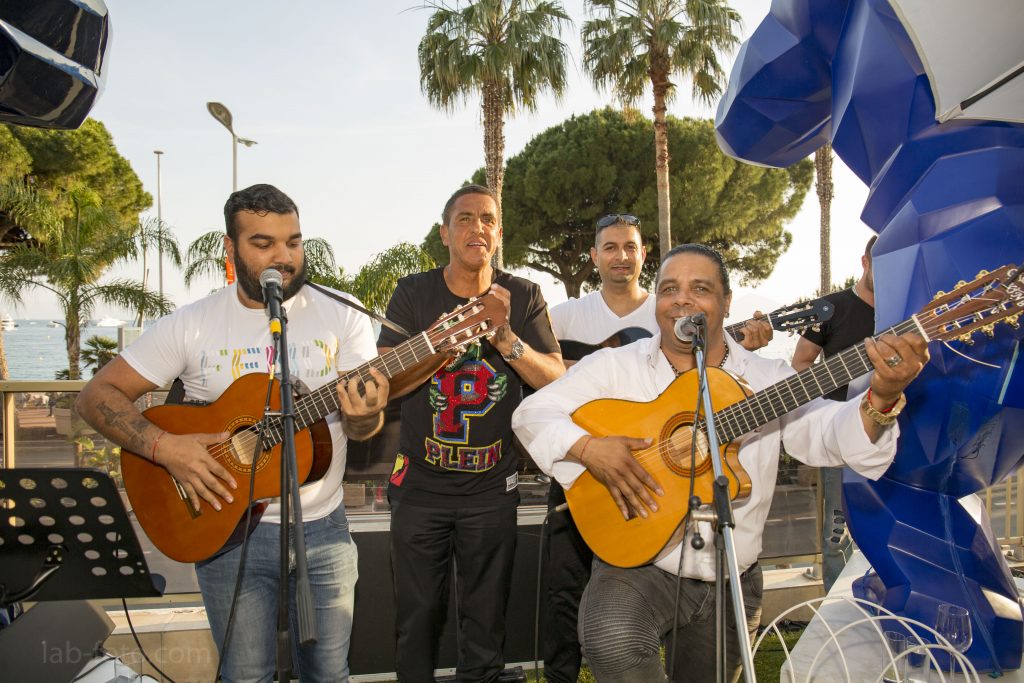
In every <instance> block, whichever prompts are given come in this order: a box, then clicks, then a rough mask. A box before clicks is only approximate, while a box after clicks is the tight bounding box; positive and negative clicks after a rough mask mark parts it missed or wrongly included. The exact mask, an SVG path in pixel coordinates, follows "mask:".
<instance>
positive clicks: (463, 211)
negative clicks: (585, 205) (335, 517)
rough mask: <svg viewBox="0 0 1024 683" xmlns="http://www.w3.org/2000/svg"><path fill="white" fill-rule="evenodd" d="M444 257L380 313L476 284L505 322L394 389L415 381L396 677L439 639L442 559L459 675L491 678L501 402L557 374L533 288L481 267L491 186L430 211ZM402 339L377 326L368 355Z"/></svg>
mask: <svg viewBox="0 0 1024 683" xmlns="http://www.w3.org/2000/svg"><path fill="white" fill-rule="evenodd" d="M442 219H443V221H442V226H441V241H442V242H443V243H444V244H445V246H447V247H448V253H449V256H450V262H449V264H448V265H447V266H445V267H443V268H436V269H434V270H430V271H427V272H425V273H419V274H416V275H410V276H408V277H405V278H402V279H401V280H399V282H398V287H397V288H396V289H395V292H394V294H393V295H392V297H391V301H390V302H389V303H388V309H387V317H388V318H389V319H391V320H393V321H395V322H397V323H398V324H400V325H402V326H404V327H405V328H407V329H408V330H410V331H412V332H419V331H421V330H425V329H427V328H428V327H430V325H431V324H432V323H433V322H434V321H435V320H436V319H437V318H438V317H440V315H441V314H443V313H445V312H447V311H450V310H452V309H454V308H456V307H458V306H460V305H462V304H464V303H466V301H467V300H468V299H469V298H470V297H475V296H480V295H483V294H485V293H487V292H488V291H491V292H494V294H495V295H496V296H497V297H498V298H499V299H501V300H503V301H504V302H505V304H506V306H507V307H508V310H509V324H508V325H505V326H503V327H501V328H499V329H498V331H497V333H496V334H495V335H494V336H493V337H492V338H491V339H490V340H487V341H483V342H481V343H475V344H472V345H471V346H469V347H468V348H467V349H466V350H465V351H464V352H463V353H462V354H461V355H459V356H458V357H457V358H452V359H449V362H447V363H446V364H445V365H444V366H443V367H441V369H440V370H436V372H435V369H436V365H434V366H433V367H430V368H424V369H423V371H422V372H418V373H417V372H416V371H411V373H412V374H414V375H415V377H413V378H412V379H411V380H410V381H407V382H406V383H405V385H406V386H405V387H403V386H401V383H400V384H399V385H398V386H396V393H397V394H401V393H402V392H403V390H407V388H408V387H409V386H412V387H415V388H414V389H412V393H411V394H409V396H408V397H407V398H406V399H405V402H404V403H403V404H402V427H401V439H400V447H399V452H398V457H397V459H396V461H395V467H394V470H393V472H392V474H391V482H390V486H389V488H388V496H389V498H390V501H391V562H392V569H393V571H394V582H395V601H396V622H397V623H396V635H397V640H398V642H397V653H396V658H395V667H396V671H397V673H398V676H399V679H400V680H402V681H410V682H413V683H421V682H423V683H426V682H432V681H433V680H434V678H433V673H434V668H435V665H436V660H437V649H438V642H439V640H440V636H441V630H442V628H443V626H444V619H445V615H446V614H447V609H448V585H449V581H450V569H451V563H452V560H453V559H454V562H455V578H456V586H457V590H456V604H457V613H458V615H459V624H458V628H459V638H458V642H459V661H458V666H457V670H456V673H457V676H458V677H459V680H472V681H496V680H497V679H498V676H499V675H500V674H501V671H502V669H503V668H504V660H503V656H502V650H503V648H504V643H505V608H506V605H507V602H508V596H509V592H510V589H511V582H512V560H513V557H514V555H515V546H516V506H517V504H518V503H519V492H518V489H517V486H518V478H517V464H518V458H517V455H516V452H515V450H514V448H513V445H512V427H511V419H512V412H513V411H514V410H515V409H516V407H518V405H519V402H520V401H521V400H522V387H523V385H524V384H527V385H529V386H531V387H533V388H535V389H539V388H540V387H542V386H544V385H546V384H548V383H549V382H551V381H552V380H554V379H556V378H557V377H558V376H560V375H561V374H562V373H563V372H564V367H563V365H562V357H561V353H560V352H559V349H558V342H557V341H556V340H555V337H554V334H553V333H552V332H551V323H550V322H549V320H548V315H547V305H546V304H545V302H544V297H543V296H542V295H541V292H540V289H539V288H538V287H537V286H536V285H535V284H533V283H532V282H530V281H528V280H524V279H523V278H519V277H515V276H513V275H510V274H508V273H506V272H503V271H499V270H496V269H494V268H493V267H492V266H491V257H492V256H493V255H494V251H495V249H496V248H497V246H498V244H499V242H500V240H501V226H500V223H499V218H498V207H497V202H496V200H495V197H494V194H493V193H492V192H491V191H490V190H489V189H487V188H485V187H482V186H479V185H469V186H466V187H463V188H461V189H460V190H458V191H457V192H456V193H455V194H453V195H452V197H451V198H450V199H449V200H448V203H447V204H446V205H445V208H444V212H443V214H442ZM400 341H402V338H401V336H400V335H397V334H395V333H394V332H392V331H390V330H388V329H387V328H385V329H384V330H382V331H381V334H380V337H379V339H378V340H377V345H378V348H379V350H380V352H381V353H383V352H384V351H386V350H387V349H389V348H391V347H393V346H395V345H396V344H398V343H399V342H400Z"/></svg>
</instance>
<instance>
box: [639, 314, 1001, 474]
mask: <svg viewBox="0 0 1024 683" xmlns="http://www.w3.org/2000/svg"><path fill="white" fill-rule="evenodd" d="M974 300H975V301H984V300H985V299H984V298H983V297H980V296H979V297H977V298H975V299H974ZM993 303H997V304H998V303H1000V300H998V299H995V300H993ZM973 317H974V314H971V315H966V316H960V317H959V318H956V319H955V321H954V322H950V323H942V322H935V321H936V320H938V318H939V315H938V314H937V313H935V312H934V311H926V312H924V313H921V314H918V315H917V316H913V317H911V318H910V319H908V320H905V321H903V322H902V323H899V324H897V325H894V326H893V327H890V328H889V329H887V330H885V331H883V332H882V333H880V334H879V335H878V336H876V337H872V338H873V339H875V340H878V339H879V338H880V337H881V336H882V335H883V334H889V333H893V334H899V333H901V332H909V331H914V330H916V329H917V325H918V324H919V325H920V326H921V329H922V330H924V332H925V334H926V335H927V336H928V341H932V340H933V339H934V338H935V335H936V334H937V333H939V332H941V331H943V329H945V328H947V327H948V326H949V325H957V326H959V325H960V324H963V323H966V324H969V323H970V322H972V321H973ZM915 318H916V322H917V324H915ZM844 356H848V357H847V358H844ZM853 361H859V362H860V365H861V367H860V370H859V371H858V369H857V366H853V369H852V370H851V365H852V362H853ZM819 365H820V366H822V368H820V369H819V368H818V366H819ZM872 367H873V366H872V365H871V363H870V359H869V358H868V356H867V349H866V347H865V345H864V343H863V342H861V343H859V344H857V345H856V346H853V347H850V348H849V349H847V350H846V351H843V352H842V353H839V354H836V355H835V356H831V357H829V358H828V359H825V360H824V361H823V362H822V363H818V364H816V365H812V366H811V367H810V368H808V369H807V370H804V371H802V372H799V373H797V374H795V375H791V376H789V377H787V378H786V379H784V380H782V381H780V382H776V383H775V384H772V385H770V386H768V387H765V388H764V389H762V390H761V391H759V392H756V393H754V394H753V395H751V396H748V397H746V398H744V399H741V400H740V401H737V402H736V403H733V404H731V405H729V406H726V407H725V408H723V409H721V410H718V411H715V419H716V422H719V421H721V422H723V423H724V424H725V425H726V426H727V427H729V428H731V429H730V430H727V434H728V435H729V438H726V439H723V441H722V443H723V444H726V445H727V444H728V443H729V442H731V441H733V440H734V439H736V438H737V437H739V436H742V435H743V434H746V433H747V432H750V431H753V429H756V428H757V427H758V426H760V425H762V424H766V423H767V422H770V421H771V420H773V419H776V418H777V417H779V415H780V414H784V413H780V414H770V413H769V412H768V411H766V410H765V405H764V404H763V403H762V400H766V401H768V408H770V409H771V410H772V412H773V413H774V410H775V408H776V406H775V405H774V404H772V403H771V402H770V398H769V397H768V394H769V392H771V391H773V390H774V391H775V393H776V395H777V397H778V398H779V399H782V400H783V402H785V397H784V396H783V394H782V388H783V387H784V388H786V389H788V390H789V392H790V396H791V397H792V399H793V400H794V401H795V402H796V406H794V408H795V407H798V406H799V405H801V404H802V403H808V402H810V400H813V398H818V397H820V396H823V395H825V394H826V393H828V391H831V389H825V388H824V387H823V386H822V384H821V381H826V377H825V376H826V375H827V376H828V379H829V380H831V382H832V383H833V387H832V388H835V387H836V386H839V385H838V384H835V382H836V379H835V375H836V374H841V372H840V371H843V372H845V373H846V374H849V375H850V376H851V379H850V380H849V381H852V380H853V379H856V378H857V377H860V376H861V375H863V374H866V373H867V372H869V371H870V370H871V369H872ZM822 370H823V372H822ZM808 377H809V378H811V379H813V380H814V382H815V385H817V389H818V393H817V395H816V396H813V397H811V396H810V393H811V392H808V390H807V387H806V386H805V384H804V383H805V380H806V379H807V378H808ZM794 384H797V385H799V386H800V388H801V389H802V390H803V392H804V397H805V400H803V401H800V400H799V399H797V397H796V394H795V393H794V392H793V386H792V385H794ZM827 386H828V384H826V385H825V387H827ZM754 408H757V409H759V410H760V411H761V418H762V419H761V420H758V419H757V417H756V414H754ZM792 409H793V408H790V409H789V410H792ZM744 411H746V413H748V414H749V415H750V416H751V417H752V418H753V419H754V426H753V427H750V426H749V424H741V423H740V422H739V420H740V419H741V418H742V419H743V420H744V423H746V418H747V415H746V414H744ZM784 412H788V410H787V411H784ZM733 413H736V414H735V415H734V414H733ZM685 430H686V432H685V435H686V436H685V437H684V439H685V440H684V441H683V442H681V443H679V444H677V445H673V444H672V443H671V441H673V440H674V438H675V436H676V435H677V434H679V432H680V431H681V430H677V431H676V432H673V434H672V435H670V436H669V438H668V439H666V440H664V441H660V442H658V443H656V444H654V445H652V446H649V447H647V448H643V449H640V450H637V451H634V458H635V459H636V460H637V462H639V463H640V464H644V463H646V462H652V461H657V460H665V459H671V457H672V451H673V449H677V448H678V449H684V448H690V447H691V445H692V441H693V433H694V429H693V425H692V424H688V425H685ZM698 433H701V434H702V433H703V432H698ZM698 441H701V439H698ZM702 452H703V453H705V454H706V453H707V443H706V440H705V443H704V444H703V451H702ZM705 457H706V456H705ZM702 462H703V458H702ZM682 469H683V470H684V471H685V472H689V471H690V468H689V467H683V468H682Z"/></svg>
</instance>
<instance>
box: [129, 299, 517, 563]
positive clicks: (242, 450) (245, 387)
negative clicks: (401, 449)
mask: <svg viewBox="0 0 1024 683" xmlns="http://www.w3.org/2000/svg"><path fill="white" fill-rule="evenodd" d="M507 316H508V312H507V311H506V309H505V305H504V304H503V303H502V302H501V301H500V300H498V299H497V298H496V297H495V296H494V295H493V294H486V295H484V296H482V297H480V298H478V299H473V300H470V301H469V303H467V304H465V305H463V306H461V307H459V308H458V309H456V310H455V311H452V312H451V313H449V314H447V315H445V316H443V317H442V318H441V319H439V320H438V321H437V322H436V323H434V325H433V326H431V328H430V329H428V330H426V331H425V332H420V333H419V334H417V335H414V336H413V337H412V338H411V339H409V340H407V341H405V342H402V343H401V344H399V345H397V346H395V347H394V348H392V349H391V350H390V351H388V352H387V353H385V354H383V355H381V356H378V357H377V358H374V359H373V360H371V361H369V362H367V363H364V364H363V365H360V366H359V367H357V368H355V369H354V370H350V371H348V372H346V373H345V374H344V375H343V376H341V377H340V378H339V379H338V380H335V381H333V382H329V383H327V384H325V385H324V386H322V387H320V388H319V389H316V390H315V391H313V392H311V393H310V394H308V395H306V396H302V397H299V398H297V399H296V400H295V430H296V434H295V452H296V453H295V454H296V471H297V473H298V478H299V481H300V482H305V481H306V480H307V478H308V476H309V474H310V470H311V469H312V467H313V460H314V458H313V451H314V442H315V441H319V442H321V444H322V441H323V439H322V437H318V436H317V434H323V433H325V432H326V424H324V423H323V419H324V418H325V417H326V416H327V415H329V414H331V413H333V412H335V411H336V410H338V408H339V405H338V394H337V388H336V387H337V384H338V382H340V381H347V380H349V379H356V378H360V379H363V380H369V379H370V378H371V376H370V374H369V370H370V368H371V367H374V368H376V369H377V370H379V371H380V372H381V373H382V374H383V375H384V376H385V377H388V378H391V377H394V376H396V375H399V374H401V373H402V372H403V371H404V370H406V369H408V368H411V367H413V366H415V365H417V364H419V363H421V362H424V361H425V360H427V359H430V358H431V357H433V356H437V355H439V354H447V353H448V352H449V351H454V350H455V349H458V348H461V347H463V346H465V345H467V344H469V343H470V342H472V341H473V340H475V339H478V338H480V337H483V336H488V335H490V334H492V333H493V332H494V331H495V330H497V328H499V327H501V326H502V325H504V324H505V322H506V321H507ZM267 381H268V377H267V375H266V374H264V373H251V374H248V375H244V376H242V377H239V378H238V379H237V380H235V381H234V382H233V383H232V384H231V386H230V387H228V388H227V390H226V391H225V392H224V393H223V394H222V395H221V396H220V398H218V399H217V400H216V401H214V402H213V403H211V404H209V405H206V406H190V405H162V406H156V407H153V408H150V409H149V410H147V411H145V412H144V413H143V415H145V417H146V419H147V420H149V421H150V422H152V423H153V424H155V425H157V426H158V427H160V428H161V429H164V430H165V431H168V432H170V433H171V434H197V433H217V432H229V433H230V434H231V437H230V438H229V439H228V440H227V441H224V442H222V443H217V444H213V445H211V446H208V447H207V448H208V450H209V451H210V455H212V456H213V457H214V458H215V459H216V460H217V461H218V462H219V463H220V464H221V465H223V466H224V467H225V468H226V469H227V470H228V471H230V472H231V474H232V475H233V476H234V477H235V480H236V481H237V482H238V493H237V494H236V495H235V496H234V499H235V500H234V502H233V503H227V502H225V501H221V505H222V509H221V510H220V511H219V512H218V511H216V510H214V509H213V508H212V507H211V506H210V505H209V504H208V503H207V502H206V501H205V500H204V501H202V502H201V503H200V505H199V508H198V509H196V508H195V507H193V506H192V503H191V501H190V500H189V498H188V496H187V495H186V494H185V491H184V489H183V488H182V487H181V485H180V484H179V483H178V482H177V481H176V480H175V479H174V477H172V476H171V475H170V473H169V472H168V471H167V470H166V469H164V468H163V467H160V466H159V465H156V464H154V463H153V462H152V461H150V460H149V459H148V458H146V457H142V456H139V455H137V454H135V453H132V452H130V451H128V450H124V449H122V450H121V474H122V476H123V477H124V487H125V490H126V491H127V493H128V498H129V500H130V501H131V504H132V507H133V508H134V511H135V516H136V518H137V519H138V520H139V524H140V525H141V526H142V528H143V529H144V530H145V532H146V535H148V536H149V539H150V540H151V541H152V542H153V545H155V546H156V547H157V548H159V549H160V551H161V552H162V553H164V554H165V555H167V556H168V557H170V558H171V559H172V560H177V561H178V562H198V561H200V560H204V559H206V558H208V557H211V556H212V555H214V554H216V553H217V551H218V550H220V549H221V548H222V547H223V546H224V544H225V542H226V541H227V540H228V539H229V538H230V537H231V536H232V535H233V534H234V533H235V531H236V527H238V526H239V522H240V520H242V517H243V515H244V514H245V512H246V510H247V509H248V499H247V498H248V496H247V493H248V490H249V477H250V473H251V474H252V476H253V477H255V484H254V486H255V493H254V499H255V500H260V499H266V498H274V497H277V496H278V495H280V482H279V479H278V477H279V474H280V455H281V441H282V438H283V433H282V427H283V423H282V421H281V419H280V418H270V419H269V420H268V424H267V427H266V429H265V430H264V433H263V444H262V449H261V454H260V456H259V457H258V458H257V460H256V463H255V466H253V463H252V456H253V453H254V452H255V450H256V439H257V438H258V429H257V426H256V425H257V424H258V423H259V422H260V421H261V420H262V418H263V401H264V397H265V396H266V391H267ZM271 394H272V397H273V402H272V404H271V405H272V407H273V408H274V409H275V410H276V409H277V406H278V405H279V392H278V390H277V380H274V387H273V389H272V392H271ZM317 425H321V426H322V427H323V429H322V430H317V429H314V428H315V427H316V426H317ZM311 432H312V434H311ZM329 438H330V437H329V434H327V444H326V445H327V447H328V448H329V447H330V441H329ZM324 469H326V468H324ZM321 474H322V473H321Z"/></svg>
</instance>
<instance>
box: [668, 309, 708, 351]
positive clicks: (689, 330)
mask: <svg viewBox="0 0 1024 683" xmlns="http://www.w3.org/2000/svg"><path fill="white" fill-rule="evenodd" d="M706 324H707V317H706V316H705V315H704V314H703V313H694V314H693V315H684V316H683V317H682V318H680V319H679V320H677V321H676V326H675V333H676V339H678V340H679V341H681V342H686V343H688V344H691V343H693V340H694V339H696V338H701V337H703V336H704V326H705V325H706Z"/></svg>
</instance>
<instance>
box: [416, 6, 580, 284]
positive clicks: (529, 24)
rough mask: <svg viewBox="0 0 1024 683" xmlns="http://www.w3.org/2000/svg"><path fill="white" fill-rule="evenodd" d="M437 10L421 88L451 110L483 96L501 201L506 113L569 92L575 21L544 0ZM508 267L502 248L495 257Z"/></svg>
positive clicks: (494, 185)
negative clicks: (567, 28) (568, 28)
mask: <svg viewBox="0 0 1024 683" xmlns="http://www.w3.org/2000/svg"><path fill="white" fill-rule="evenodd" d="M424 7H425V8H427V9H431V10H433V14H431V15H430V20H429V21H428V22H427V33H426V35H425V36H424V37H423V39H422V40H421V41H420V45H419V61H420V88H421V89H422V90H423V94H424V95H426V96H427V99H428V100H429V101H430V103H431V104H432V105H433V106H435V107H437V108H438V109H442V110H444V111H452V110H454V109H455V107H456V106H458V105H459V104H460V103H462V102H465V101H466V100H467V99H468V98H469V96H470V94H472V93H475V92H479V93H480V95H481V109H482V115H483V124H484V167H485V168H486V171H487V186H488V187H489V188H490V189H491V190H493V191H494V193H495V195H497V198H498V213H499V215H500V213H501V188H502V184H503V179H504V164H505V115H506V114H507V115H514V114H515V113H516V110H517V109H526V110H528V111H533V110H535V109H536V107H537V97H538V96H539V95H540V93H541V92H542V91H543V90H546V89H550V90H551V91H552V92H553V93H554V94H555V95H556V96H558V97H560V96H561V95H562V93H563V92H564V91H565V85H566V81H565V64H566V54H567V48H566V45H565V43H563V42H562V41H561V39H560V38H559V35H560V34H561V29H562V25H563V23H564V24H568V23H571V22H570V20H569V15H567V14H566V13H565V10H563V9H562V5H561V3H559V2H555V1H548V2H545V1H538V0H474V1H472V2H467V3H466V4H465V5H460V4H456V5H455V6H454V7H450V6H448V5H446V4H444V3H443V2H427V3H426V4H425V5H424ZM494 261H495V265H496V266H498V267H501V265H502V261H503V258H502V247H501V244H499V245H498V249H497V251H496V252H495V254H494Z"/></svg>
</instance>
